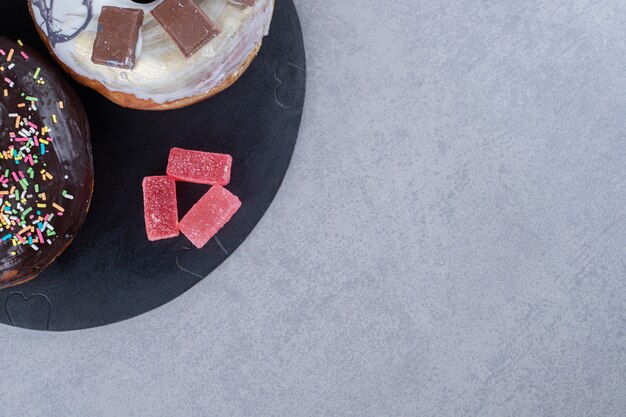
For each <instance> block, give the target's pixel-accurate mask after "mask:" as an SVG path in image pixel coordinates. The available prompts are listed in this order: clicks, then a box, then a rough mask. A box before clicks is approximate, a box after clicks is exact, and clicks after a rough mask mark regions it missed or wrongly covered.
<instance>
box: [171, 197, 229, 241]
mask: <svg viewBox="0 0 626 417" xmlns="http://www.w3.org/2000/svg"><path fill="white" fill-rule="evenodd" d="M239 207H241V201H239V198H237V196H235V195H233V194H232V193H231V192H230V191H228V190H227V189H225V188H224V187H222V186H220V185H215V186H213V187H211V189H210V190H209V191H207V193H206V194H205V195H204V196H202V198H200V200H198V202H197V203H196V204H195V205H194V206H193V207H192V208H191V210H189V212H188V213H187V214H186V215H185V217H183V219H182V220H181V221H180V224H179V225H178V228H179V229H180V231H181V232H183V234H184V235H185V236H187V238H188V239H189V240H190V241H191V243H193V244H194V245H195V246H196V247H197V248H199V249H200V248H202V247H203V246H204V245H206V244H207V242H208V241H209V240H210V239H211V238H212V237H213V236H215V234H216V233H217V232H218V231H219V230H220V229H221V228H222V227H223V226H224V225H225V224H226V223H228V221H229V220H230V219H231V217H233V215H234V214H235V213H236V212H237V210H239Z"/></svg>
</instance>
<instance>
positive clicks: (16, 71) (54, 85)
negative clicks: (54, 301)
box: [0, 36, 93, 288]
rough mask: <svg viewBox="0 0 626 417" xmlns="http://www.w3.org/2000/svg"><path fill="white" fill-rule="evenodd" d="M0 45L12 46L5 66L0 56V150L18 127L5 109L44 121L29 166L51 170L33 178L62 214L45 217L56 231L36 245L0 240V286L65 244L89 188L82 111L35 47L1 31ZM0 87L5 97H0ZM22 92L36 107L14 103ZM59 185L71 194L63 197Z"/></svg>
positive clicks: (21, 278) (30, 272) (46, 261)
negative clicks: (45, 133) (43, 140)
mask: <svg viewBox="0 0 626 417" xmlns="http://www.w3.org/2000/svg"><path fill="white" fill-rule="evenodd" d="M0 49H2V50H4V51H5V52H8V51H9V50H10V49H14V50H15V53H14V56H13V59H12V62H15V63H16V65H15V67H13V68H12V69H9V68H8V64H10V63H7V62H6V58H7V57H6V56H1V55H0V66H4V71H2V72H0V75H1V77H0V152H2V151H6V150H7V149H8V148H9V146H11V145H15V146H20V144H17V143H15V142H13V141H11V138H10V132H16V130H19V129H15V118H11V117H9V114H10V113H16V112H17V113H19V114H26V113H27V114H29V115H30V120H31V121H32V122H33V123H34V124H35V125H37V126H39V128H41V127H43V126H48V127H49V128H50V129H51V132H50V134H49V135H50V136H51V137H53V138H54V141H53V142H51V143H50V145H49V146H48V147H47V149H46V153H45V155H43V156H41V155H40V156H39V158H40V159H39V163H38V164H37V165H36V166H35V171H36V175H37V176H39V174H40V173H39V171H40V169H41V168H42V167H43V168H45V169H46V171H48V172H49V173H50V174H52V176H53V179H52V180H49V181H38V182H39V186H40V192H41V191H44V192H45V193H46V200H47V201H48V202H49V203H50V204H52V202H56V203H57V204H59V205H62V206H63V208H64V212H63V215H62V216H58V215H57V216H56V217H54V218H53V220H52V221H51V224H52V225H53V226H54V230H55V232H56V235H55V236H53V237H50V238H49V239H50V243H47V242H46V243H45V244H40V245H38V247H39V250H35V249H33V248H32V247H31V246H29V245H19V246H13V245H12V243H11V240H10V239H9V240H6V241H2V242H0V288H3V287H8V286H11V285H16V284H19V283H22V282H25V281H28V280H30V279H32V278H34V277H35V276H37V275H38V274H39V273H40V272H41V271H42V270H43V269H44V268H46V267H47V266H48V265H50V263H52V261H54V259H56V257H57V256H59V255H60V254H61V253H62V252H63V250H65V248H66V247H67V246H68V245H69V244H70V243H71V241H72V239H73V238H74V236H75V235H76V233H78V230H79V229H80V226H81V225H82V223H83V221H84V220H85V217H86V214H87V210H88V209H89V203H90V201H91V194H92V191H93V161H92V156H91V143H90V133H89V123H88V121H87V115H86V114H85V111H84V109H83V107H82V104H81V103H80V100H79V99H78V97H77V96H76V94H75V93H74V91H72V89H71V88H70V87H69V85H68V84H67V82H66V81H65V80H64V79H63V77H62V76H61V75H60V74H59V72H58V71H57V70H56V68H55V67H54V66H53V65H52V64H51V63H49V62H48V60H47V59H45V58H43V57H42V56H41V55H40V54H39V53H37V52H36V51H34V50H32V49H30V48H28V47H20V46H19V45H18V44H16V43H15V42H14V41H12V40H9V39H7V38H4V37H2V36H0ZM20 51H24V52H25V53H26V54H27V56H28V59H24V57H22V56H21V55H20ZM37 68H40V72H39V74H40V75H39V76H38V79H39V78H43V79H44V80H45V84H40V83H38V82H37V80H36V79H35V78H34V74H35V73H36V71H37ZM5 77H7V78H9V79H10V80H11V81H13V82H14V86H13V87H12V88H9V87H8V86H7V85H6V81H4V80H3V79H4V78H5ZM5 88H6V89H7V91H8V96H4V93H3V90H4V89H5ZM22 92H24V93H26V95H27V96H29V95H30V96H34V97H37V98H38V101H37V102H36V107H37V109H36V110H28V109H26V108H23V107H22V108H18V107H17V105H18V103H21V102H24V97H22V96H21V93H22ZM60 101H62V102H63V109H60V108H59V104H58V103H59V102H60ZM53 115H56V120H57V122H56V123H54V122H53ZM44 164H45V165H44ZM0 167H1V172H0V174H1V173H4V171H5V170H7V169H11V170H14V169H15V167H16V165H15V162H14V161H11V160H6V159H0ZM9 180H10V184H9V188H10V187H11V185H13V184H15V185H18V184H17V182H16V181H15V180H14V179H13V178H9ZM18 188H19V185H18ZM0 190H5V188H0ZM64 190H65V191H66V192H67V194H69V195H71V196H73V197H74V198H73V199H67V198H65V197H63V195H62V193H63V191H64ZM0 229H1V232H0V235H1V236H4V235H6V234H7V233H8V231H7V230H5V228H4V226H1V225H0ZM46 240H47V239H46ZM12 252H15V254H12Z"/></svg>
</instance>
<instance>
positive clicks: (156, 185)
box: [142, 176, 178, 241]
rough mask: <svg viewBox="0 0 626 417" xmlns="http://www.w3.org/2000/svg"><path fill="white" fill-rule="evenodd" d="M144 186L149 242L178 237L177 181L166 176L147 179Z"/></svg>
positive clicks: (144, 180) (145, 216)
mask: <svg viewBox="0 0 626 417" xmlns="http://www.w3.org/2000/svg"><path fill="white" fill-rule="evenodd" d="M142 186H143V205H144V219H145V221H146V233H147V234H148V240H153V241H154V240H160V239H168V238H171V237H176V236H178V206H177V203H176V181H174V180H173V179H172V178H169V177H166V176H155V177H146V178H144V179H143V184H142Z"/></svg>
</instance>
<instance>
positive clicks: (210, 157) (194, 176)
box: [167, 148, 233, 185]
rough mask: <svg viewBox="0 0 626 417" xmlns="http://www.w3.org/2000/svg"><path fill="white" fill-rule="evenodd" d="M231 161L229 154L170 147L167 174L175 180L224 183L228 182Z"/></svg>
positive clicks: (212, 183) (213, 183) (214, 183)
mask: <svg viewBox="0 0 626 417" xmlns="http://www.w3.org/2000/svg"><path fill="white" fill-rule="evenodd" d="M232 163H233V158H232V156H230V155H226V154H221V153H211V152H200V151H189V150H186V149H180V148H172V150H170V156H169V159H168V161H167V175H169V176H170V177H172V178H174V179H175V180H177V181H185V182H194V183H198V184H211V185H226V184H228V183H229V182H230V169H231V166H232Z"/></svg>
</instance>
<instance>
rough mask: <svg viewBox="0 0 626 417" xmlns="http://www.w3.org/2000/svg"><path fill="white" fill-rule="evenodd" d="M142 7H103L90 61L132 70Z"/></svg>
mask: <svg viewBox="0 0 626 417" xmlns="http://www.w3.org/2000/svg"><path fill="white" fill-rule="evenodd" d="M142 23H143V10H138V9H125V8H122V7H113V6H103V7H102V11H101V12H100V18H99V19H98V32H97V33H96V40H95V41H94V43H93V53H92V55H91V60H92V61H93V62H94V63H95V64H100V65H107V66H109V67H116V68H126V69H133V67H134V66H135V59H136V57H135V50H136V48H137V40H138V39H139V30H140V29H141V25H142Z"/></svg>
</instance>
